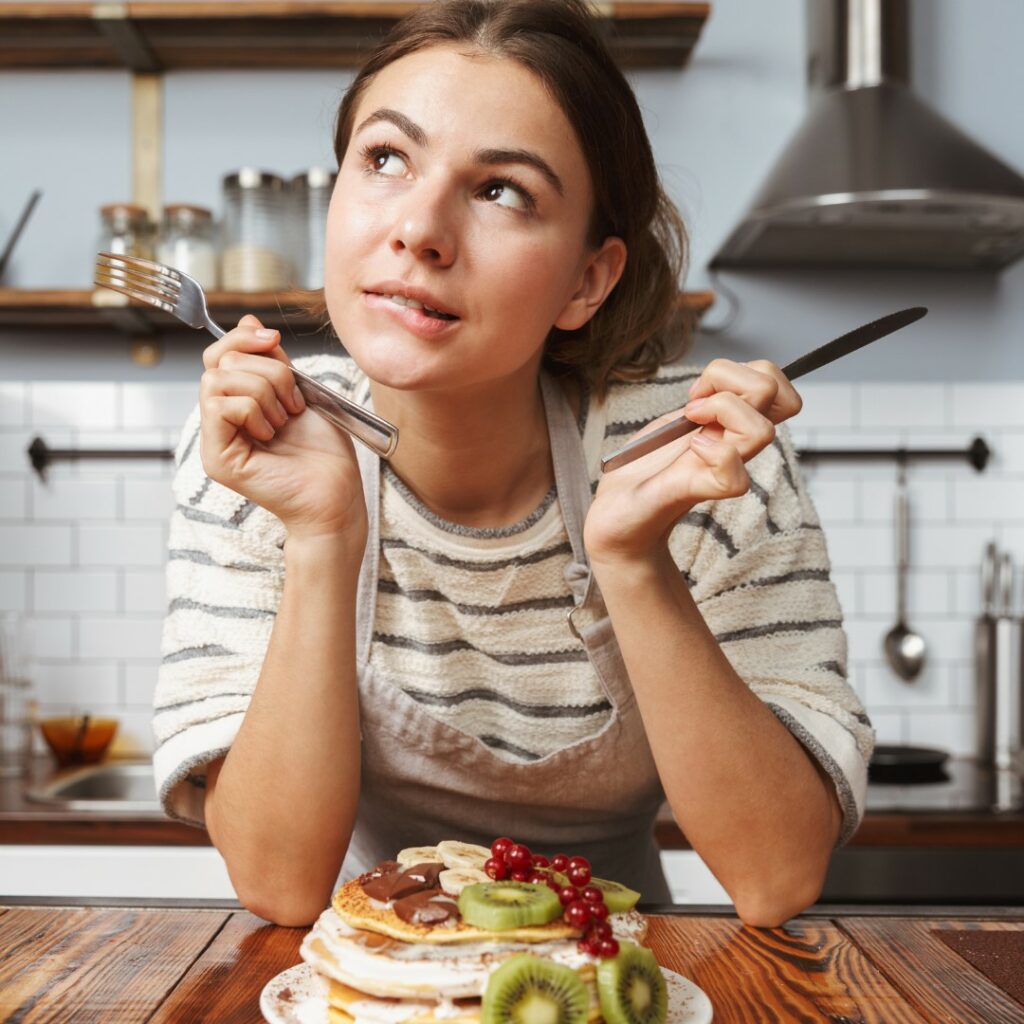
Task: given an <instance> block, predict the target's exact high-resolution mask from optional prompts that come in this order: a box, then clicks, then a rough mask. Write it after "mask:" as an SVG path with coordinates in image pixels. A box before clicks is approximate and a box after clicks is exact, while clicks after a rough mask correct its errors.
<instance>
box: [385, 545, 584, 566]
mask: <svg viewBox="0 0 1024 1024" xmlns="http://www.w3.org/2000/svg"><path fill="white" fill-rule="evenodd" d="M380 546H381V550H384V551H386V550H388V549H394V550H397V551H412V552H415V554H417V555H421V556H422V557H423V558H426V559H427V560H428V561H431V562H434V563H435V564H436V565H449V566H451V567H452V568H455V569H468V570H469V571H470V572H494V571H495V570H497V569H507V568H509V567H510V566H521V565H534V564H536V563H537V562H545V561H547V560H548V559H549V558H554V557H555V556H556V555H565V554H572V545H571V544H570V543H569V542H568V541H564V542H563V543H561V544H556V545H555V546H554V547H550V548H545V549H544V550H543V551H534V552H533V553H532V554H529V555H517V556H515V557H514V558H502V559H500V560H499V561H496V562H484V563H481V562H470V561H466V560H464V559H461V558H451V557H450V556H448V555H442V554H439V553H437V552H436V551H427V550H425V549H424V548H418V547H416V546H415V545H413V544H410V543H409V542H408V541H404V540H398V539H385V540H382V541H381V543H380Z"/></svg>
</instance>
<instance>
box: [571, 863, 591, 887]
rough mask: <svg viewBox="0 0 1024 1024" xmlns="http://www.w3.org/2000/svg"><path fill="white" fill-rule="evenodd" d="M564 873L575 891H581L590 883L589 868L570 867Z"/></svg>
mask: <svg viewBox="0 0 1024 1024" xmlns="http://www.w3.org/2000/svg"><path fill="white" fill-rule="evenodd" d="M565 873H566V875H567V876H568V878H569V881H570V882H572V884H573V885H575V886H576V888H577V889H582V888H583V886H585V885H586V884H587V882H589V881H590V868H574V867H573V866H572V865H570V866H569V869H568V870H567V871H566V872H565Z"/></svg>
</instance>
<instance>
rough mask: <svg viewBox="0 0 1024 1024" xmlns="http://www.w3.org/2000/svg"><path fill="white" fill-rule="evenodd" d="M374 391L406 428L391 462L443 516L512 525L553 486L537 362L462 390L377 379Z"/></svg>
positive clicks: (377, 405)
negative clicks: (406, 387)
mask: <svg viewBox="0 0 1024 1024" xmlns="http://www.w3.org/2000/svg"><path fill="white" fill-rule="evenodd" d="M370 390H371V393H372V395H373V406H374V411H375V412H376V413H377V414H378V415H380V416H383V417H384V418H385V419H388V420H390V421H391V422H392V423H394V424H395V425H396V426H397V427H398V429H399V436H400V442H399V445H398V449H397V450H396V452H395V454H394V455H393V456H392V458H391V462H390V464H391V468H392V469H393V470H394V472H395V473H396V474H397V475H398V476H399V477H400V478H401V480H402V481H403V482H404V483H405V484H406V486H408V487H409V488H410V489H411V490H412V492H413V493H414V494H415V495H416V496H417V498H419V499H420V501H422V502H423V503H424V504H425V505H426V506H427V507H428V508H429V509H430V510H431V511H432V512H434V513H435V514H436V515H438V516H440V517H441V518H442V519H446V520H448V521H449V522H453V523H458V524H460V525H462V526H470V527H476V528H496V527H502V526H508V525H510V524H512V523H516V522H519V521H520V520H521V519H523V518H525V517H526V516H528V515H529V514H530V513H531V512H532V511H533V510H534V509H535V508H537V506H538V505H539V504H540V503H541V501H542V500H543V499H544V496H545V495H546V494H547V493H548V491H549V490H550V489H551V487H552V485H553V483H554V470H553V467H552V463H551V446H550V444H549V442H548V428H547V419H546V417H545V414H544V403H543V400H542V397H541V392H540V386H539V382H538V380H537V374H536V369H535V368H532V367H531V368H529V370H528V372H526V371H524V372H523V373H522V374H519V375H517V376H514V377H512V378H503V379H502V380H500V381H496V382H495V383H494V384H493V385H490V386H485V387H475V388H472V389H466V390H464V391H457V392H452V391H443V392H441V391H431V392H412V391H405V392H399V391H395V390H393V389H390V388H386V387H382V386H380V385H377V384H376V383H371V387H370ZM572 397H574V394H573V393H571V394H570V399H572ZM574 404H577V405H578V402H577V403H574Z"/></svg>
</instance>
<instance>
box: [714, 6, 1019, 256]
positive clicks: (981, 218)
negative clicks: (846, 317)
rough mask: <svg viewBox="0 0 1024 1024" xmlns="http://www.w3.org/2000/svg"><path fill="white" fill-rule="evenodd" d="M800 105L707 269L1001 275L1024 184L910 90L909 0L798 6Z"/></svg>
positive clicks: (1012, 247)
mask: <svg viewBox="0 0 1024 1024" xmlns="http://www.w3.org/2000/svg"><path fill="white" fill-rule="evenodd" d="M807 11H808V29H809V31H808V56H809V62H808V69H809V82H810V92H811V105H810V109H809V111H808V114H807V116H806V118H805V119H804V122H803V124H802V125H801V126H800V128H799V130H798V131H797V133H796V135H795V136H794V137H793V138H792V139H791V140H790V142H789V144H788V145H787V147H786V149H785V150H784V151H783V153H782V156H781V157H780V158H779V160H778V161H777V162H776V164H775V166H774V167H773V168H772V170H771V173H770V174H769V176H768V180H767V181H766V182H765V184H764V186H763V188H762V189H761V191H760V192H759V193H758V194H757V196H756V198H755V199H754V201H753V204H752V206H751V208H750V211H749V212H748V213H747V215H746V216H745V217H744V219H743V221H742V222H741V223H740V224H739V226H738V227H737V228H736V229H735V230H734V231H733V232H732V234H731V235H730V236H729V238H728V240H727V241H726V242H725V244H724V245H723V246H722V248H721V249H720V251H719V252H718V253H717V255H716V256H715V257H714V259H713V260H712V261H711V267H712V268H715V269H720V268H732V267H736V268H740V267H772V266H775V267H778V266H793V267H796V266H799V267H809V266H814V267H821V266H845V267H865V266H870V267H883V266H901V267H922V268H923V267H929V268H959V269H965V268H971V269H976V268H1000V267H1004V266H1006V265H1007V264H1009V263H1012V262H1013V261H1014V260H1015V259H1017V258H1018V257H1019V256H1021V255H1022V254H1024V178H1022V177H1021V175H1020V174H1018V173H1017V172H1016V171H1015V170H1013V168H1011V167H1009V166H1007V165H1006V164H1004V163H1003V162H1002V161H1001V160H999V159H998V158H997V157H996V156H994V155H993V154H992V153H990V152H988V150H986V149H984V148H983V147H981V146H980V145H978V143H976V142H974V141H973V140H971V139H970V138H968V137H967V136H966V135H965V134H964V133H963V132H961V131H960V130H959V129H958V128H956V127H955V126H954V125H953V124H951V123H950V122H949V121H948V120H946V119H945V118H944V117H941V116H940V115H939V114H937V113H936V112H935V111H934V110H931V109H930V108H929V107H928V106H927V105H926V104H925V103H923V102H922V101H921V100H919V99H918V98H917V97H916V96H914V95H913V93H912V92H911V91H910V89H909V88H908V87H907V82H908V79H909V74H908V68H909V61H908V50H909V47H908V33H907V26H908V21H909V12H908V0H807Z"/></svg>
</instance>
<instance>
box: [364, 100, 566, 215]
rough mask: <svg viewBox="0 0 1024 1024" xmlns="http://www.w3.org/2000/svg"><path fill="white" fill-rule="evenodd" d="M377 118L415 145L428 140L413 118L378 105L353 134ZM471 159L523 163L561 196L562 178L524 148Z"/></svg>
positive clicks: (480, 153) (489, 151) (480, 151)
mask: <svg viewBox="0 0 1024 1024" xmlns="http://www.w3.org/2000/svg"><path fill="white" fill-rule="evenodd" d="M380 121H386V122H387V123H389V124H393V125H394V126H395V127H396V128H397V129H398V130H399V131H400V132H402V133H403V134H404V135H407V136H408V137H409V138H410V139H412V141H413V142H415V143H416V145H417V146H426V145H428V143H429V139H428V138H427V133H426V132H425V131H424V130H423V129H422V128H421V127H420V126H419V125H418V124H416V122H415V121H412V120H410V119H409V118H408V117H406V116H405V114H403V113H402V112H401V111H398V110H392V109H391V108H390V107H381V108H380V109H379V110H375V111H374V112H373V113H372V114H370V116H369V117H367V118H366V119H365V120H363V121H362V122H361V123H360V125H359V127H358V128H357V129H356V134H357V135H358V134H359V133H360V132H361V131H362V130H363V129H364V128H367V127H369V126H370V125H371V124H377V123H378V122H380ZM473 159H474V160H475V161H476V162H477V163H480V164H525V165H526V166H528V167H532V168H534V170H537V171H539V172H540V173H541V174H542V175H543V176H544V177H545V178H546V179H547V181H548V183H549V184H550V185H551V187H552V188H553V189H554V190H555V191H556V192H557V193H558V194H559V195H560V196H564V195H565V189H564V188H563V186H562V179H561V178H559V177H558V175H557V174H555V172H554V170H553V168H552V167H551V165H550V164H549V163H548V162H547V160H545V159H544V158H543V157H542V156H539V155H538V154H537V153H534V152H531V151H530V150H528V149H478V150H477V151H476V152H475V153H474V154H473Z"/></svg>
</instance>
